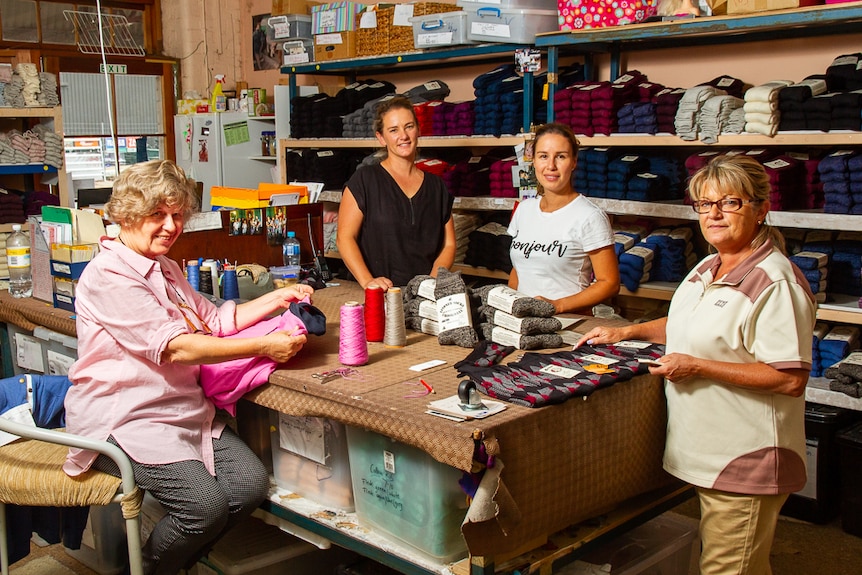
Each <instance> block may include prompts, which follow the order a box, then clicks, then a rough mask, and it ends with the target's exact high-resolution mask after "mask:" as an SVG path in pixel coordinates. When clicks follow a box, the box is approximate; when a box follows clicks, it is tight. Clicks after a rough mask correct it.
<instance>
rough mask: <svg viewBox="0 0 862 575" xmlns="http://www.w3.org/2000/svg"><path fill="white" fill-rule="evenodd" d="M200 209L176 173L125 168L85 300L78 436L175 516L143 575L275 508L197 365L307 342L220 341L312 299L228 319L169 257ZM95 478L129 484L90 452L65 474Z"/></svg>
mask: <svg viewBox="0 0 862 575" xmlns="http://www.w3.org/2000/svg"><path fill="white" fill-rule="evenodd" d="M196 205H197V199H196V196H195V182H194V180H192V179H190V178H188V177H186V175H185V173H184V172H183V171H182V169H180V168H179V167H177V165H176V164H174V163H173V162H170V161H160V160H156V161H151V162H144V163H140V164H135V165H133V166H130V167H128V168H126V169H125V170H124V171H123V172H122V174H121V175H120V177H119V178H117V181H116V182H115V183H114V189H113V193H112V195H111V199H110V200H109V201H108V203H107V205H106V206H105V208H106V211H107V214H108V217H109V218H110V219H111V220H113V221H115V222H116V223H118V224H119V225H120V234H119V237H117V238H116V239H110V238H102V240H101V246H100V248H101V251H100V253H99V255H98V256H96V258H95V259H94V260H93V261H92V262H90V263H89V264H88V265H87V267H86V269H85V270H84V273H83V274H82V275H81V279H80V281H79V282H78V289H77V290H76V301H75V311H76V313H77V334H78V361H77V362H75V364H74V365H73V366H72V369H71V370H70V372H69V378H70V379H71V380H72V383H73V385H72V387H71V389H70V390H69V391H68V393H67V395H66V422H67V429H68V430H69V431H70V432H72V433H77V434H81V435H85V436H88V437H92V438H94V439H100V440H105V439H107V440H108V441H111V442H112V443H115V444H116V445H118V446H119V447H120V448H121V449H122V450H123V451H125V452H126V453H127V454H128V455H129V457H130V458H131V460H132V466H133V468H134V471H135V479H136V481H137V483H138V485H140V486H141V488H143V489H145V490H147V491H149V492H150V494H151V495H152V496H153V497H155V498H156V499H157V500H158V501H159V502H160V503H161V504H162V507H164V509H165V510H166V511H167V515H165V516H164V518H163V519H162V520H161V521H160V522H159V523H158V524H157V525H156V526H155V528H154V529H153V532H152V534H151V535H150V538H149V540H148V541H146V542H145V545H144V572H145V573H171V574H174V573H177V572H178V571H179V570H181V569H182V568H184V567H186V566H187V565H189V564H191V563H193V562H194V561H196V560H197V558H198V557H199V556H201V555H202V554H203V553H204V552H206V551H207V549H208V548H209V546H211V545H212V544H213V543H214V542H215V541H216V540H217V539H218V537H219V536H221V535H222V534H223V533H224V532H226V530H227V529H229V528H230V527H231V526H232V525H234V524H235V523H237V522H238V521H240V520H241V519H243V518H245V517H246V516H247V515H249V514H250V513H251V512H252V511H254V509H256V508H257V507H258V505H260V503H261V502H262V501H263V499H264V498H265V497H266V495H267V492H268V489H269V477H268V473H267V471H266V469H265V468H264V466H263V464H262V463H261V462H260V461H259V460H258V458H257V457H256V456H255V455H254V453H253V452H252V451H251V450H250V449H249V448H248V447H247V446H246V445H245V444H244V443H243V442H242V441H241V440H240V439H239V438H238V437H237V436H236V435H235V434H234V433H233V432H231V430H230V429H229V428H227V427H225V422H224V421H222V420H221V419H220V418H219V417H218V416H217V415H216V409H215V407H214V406H213V403H212V402H211V401H210V400H208V399H207V398H206V397H205V395H204V392H203V389H202V388H201V386H200V384H199V381H198V380H199V372H200V365H202V364H213V363H218V362H224V361H228V360H234V359H238V358H244V357H254V356H264V357H268V358H271V359H272V360H274V361H276V362H278V363H284V362H286V361H288V360H289V359H290V358H292V357H293V356H294V355H296V353H297V352H299V350H300V349H302V346H303V344H304V343H305V341H306V337H305V335H293V334H292V333H291V332H287V331H276V332H274V333H269V334H266V335H261V336H258V337H248V338H228V337H222V336H229V335H232V334H235V333H236V332H237V331H239V330H242V329H244V328H246V327H249V326H251V325H254V324H255V323H257V322H258V321H259V320H261V319H263V318H265V317H267V316H268V315H270V314H271V313H273V312H276V311H278V310H283V309H287V308H288V307H289V306H290V304H291V303H292V302H295V301H299V300H301V299H303V298H306V297H309V296H310V295H311V294H312V292H313V290H312V288H310V287H309V286H305V285H296V286H292V287H288V288H282V289H279V290H275V291H273V292H270V293H268V294H266V295H263V296H261V297H259V298H257V299H255V300H252V301H249V302H246V303H241V304H237V303H235V302H233V301H227V302H225V303H224V304H223V305H221V306H220V307H217V306H215V305H214V304H213V303H212V302H210V301H209V300H208V299H206V298H204V297H203V296H201V295H200V294H198V292H196V291H195V290H194V289H193V288H192V287H191V285H190V284H189V283H188V282H187V281H186V280H185V278H184V277H183V272H182V270H181V269H180V266H179V265H177V263H176V262H174V261H173V260H172V259H170V258H169V257H168V256H167V254H168V251H169V250H170V249H171V246H173V244H174V242H175V241H176V240H177V238H178V237H179V236H180V234H181V233H182V231H183V223H184V222H185V220H186V218H187V217H188V216H190V215H191V214H192V213H193V212H194V211H195V208H196ZM214 336H215V337H214ZM91 466H93V467H96V468H98V469H102V470H104V471H108V472H113V473H115V474H117V475H118V474H119V473H118V471H117V470H116V467H115V466H114V465H113V464H112V463H111V462H110V461H108V460H107V459H106V458H104V456H99V457H97V454H96V453H94V452H91V451H83V450H79V449H71V450H70V451H69V456H68V458H67V460H66V464H65V466H64V469H65V471H66V472H67V473H68V474H69V475H72V476H74V475H78V474H80V473H83V472H84V471H86V470H87V469H89V468H90V467H91Z"/></svg>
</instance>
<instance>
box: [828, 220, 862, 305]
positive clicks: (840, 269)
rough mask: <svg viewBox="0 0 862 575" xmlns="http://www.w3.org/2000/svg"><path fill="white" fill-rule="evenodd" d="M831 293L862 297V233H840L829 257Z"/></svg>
mask: <svg viewBox="0 0 862 575" xmlns="http://www.w3.org/2000/svg"><path fill="white" fill-rule="evenodd" d="M829 291H830V293H839V294H847V295H852V296H854V297H857V298H858V297H860V296H862V232H849V231H843V232H839V233H838V236H837V237H836V238H835V242H834V243H833V246H832V254H831V255H830V257H829Z"/></svg>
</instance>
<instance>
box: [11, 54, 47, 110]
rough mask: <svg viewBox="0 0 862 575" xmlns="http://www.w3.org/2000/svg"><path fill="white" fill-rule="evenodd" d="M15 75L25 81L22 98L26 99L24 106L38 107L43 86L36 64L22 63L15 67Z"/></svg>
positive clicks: (22, 87)
mask: <svg viewBox="0 0 862 575" xmlns="http://www.w3.org/2000/svg"><path fill="white" fill-rule="evenodd" d="M15 73H16V74H18V76H19V77H20V78H21V80H22V81H23V85H22V86H21V96H22V97H23V98H24V106H38V105H39V92H40V91H41V86H40V82H39V71H38V70H37V69H36V64H33V63H32V62H20V63H18V65H17V66H15Z"/></svg>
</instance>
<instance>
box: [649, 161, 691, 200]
mask: <svg viewBox="0 0 862 575" xmlns="http://www.w3.org/2000/svg"><path fill="white" fill-rule="evenodd" d="M649 173H651V174H656V175H658V176H662V177H663V178H664V180H665V181H666V182H667V188H666V189H665V190H664V192H663V193H661V194H660V195H659V196H657V197H655V198H651V199H654V200H675V199H680V198H682V197H683V195H684V194H685V186H686V176H687V174H686V171H685V165H684V163H683V162H682V160H680V159H679V158H678V157H676V156H670V155H668V156H664V155H662V156H649Z"/></svg>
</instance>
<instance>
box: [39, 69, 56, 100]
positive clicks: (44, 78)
mask: <svg viewBox="0 0 862 575" xmlns="http://www.w3.org/2000/svg"><path fill="white" fill-rule="evenodd" d="M39 87H40V89H39V95H38V100H39V105H40V106H48V107H49V108H53V107H54V106H59V105H60V95H59V93H58V91H57V76H56V75H55V74H52V73H50V72H39Z"/></svg>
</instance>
